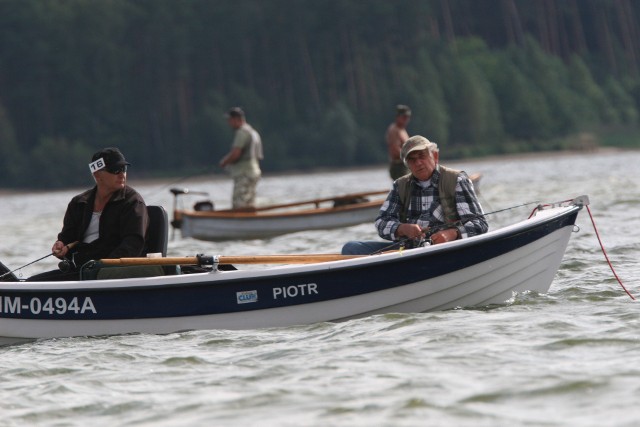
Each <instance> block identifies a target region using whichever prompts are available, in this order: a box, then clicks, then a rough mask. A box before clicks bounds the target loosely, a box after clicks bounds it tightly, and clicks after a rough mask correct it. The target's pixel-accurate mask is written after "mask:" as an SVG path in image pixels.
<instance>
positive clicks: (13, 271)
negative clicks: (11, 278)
mask: <svg viewBox="0 0 640 427" xmlns="http://www.w3.org/2000/svg"><path fill="white" fill-rule="evenodd" d="M78 243H80V242H77V241H76V242H73V243H69V244H68V245H65V246H64V247H65V248H67V250H70V249H73V248H74V247H75V246H76V245H77V244H78ZM52 255H55V253H53V252H51V253H50V254H47V255H45V256H43V257H40V258H38V259H36V260H34V261H31V262H30V263H28V264H25V265H23V266H22V267H18V268H16V269H13V270H11V271H7V272H6V273H4V274H3V275H1V276H0V280H2V279H4V278H5V277H6V276H8V275H10V274H13V273H15V272H16V271H19V270H22V269H23V268H25V267H29V266H30V265H33V264H35V263H36V262H40V261H42V260H43V259H47V258H49V257H50V256H52Z"/></svg>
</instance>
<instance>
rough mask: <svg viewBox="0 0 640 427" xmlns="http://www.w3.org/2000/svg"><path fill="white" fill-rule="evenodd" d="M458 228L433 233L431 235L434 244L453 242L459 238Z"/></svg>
mask: <svg viewBox="0 0 640 427" xmlns="http://www.w3.org/2000/svg"><path fill="white" fill-rule="evenodd" d="M458 236H459V234H458V229H457V228H449V229H447V230H442V231H438V232H437V233H433V235H432V236H431V241H432V242H433V244H434V245H437V244H439V243H446V242H452V241H454V240H458Z"/></svg>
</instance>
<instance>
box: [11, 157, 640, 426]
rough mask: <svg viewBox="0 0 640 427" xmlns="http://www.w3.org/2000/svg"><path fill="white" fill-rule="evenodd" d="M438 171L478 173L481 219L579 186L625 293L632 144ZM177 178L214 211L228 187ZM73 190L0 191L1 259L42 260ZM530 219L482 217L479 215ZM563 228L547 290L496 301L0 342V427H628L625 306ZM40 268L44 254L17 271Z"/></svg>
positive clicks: (331, 184)
mask: <svg viewBox="0 0 640 427" xmlns="http://www.w3.org/2000/svg"><path fill="white" fill-rule="evenodd" d="M450 165H451V166H454V167H460V168H464V169H465V170H467V171H468V172H482V173H483V174H484V178H483V179H482V182H481V201H482V203H483V205H484V208H485V211H493V210H498V209H501V208H504V207H508V206H514V205H517V204H520V203H524V202H530V201H545V202H548V201H551V202H552V201H558V200H564V199H567V198H571V197H574V196H578V195H581V194H589V195H590V197H591V208H592V210H593V213H594V215H595V218H596V221H597V224H598V225H599V228H600V231H601V233H602V235H603V239H604V242H605V244H606V245H607V246H608V249H609V254H610V256H611V258H612V260H613V262H614V263H615V265H616V267H617V270H618V273H619V274H620V276H621V277H622V278H623V280H625V282H626V284H627V286H628V288H629V289H630V291H631V292H633V293H635V294H638V295H640V282H639V280H638V278H640V267H639V265H638V262H637V261H638V255H639V254H640V241H639V237H640V231H639V230H640V219H639V218H638V216H639V215H638V211H636V209H637V208H638V207H639V205H640V188H639V187H638V177H640V170H639V169H640V153H636V152H621V153H615V152H614V153H611V152H607V153H594V154H582V155H552V156H548V157H544V158H535V157H532V158H524V159H499V160H495V159H493V160H487V161H477V162H471V163H455V162H454V163H451V164H450ZM129 183H130V184H131V185H133V186H134V187H136V188H138V190H139V191H140V192H141V193H142V195H143V196H144V197H145V198H146V199H147V202H148V203H150V204H162V205H164V206H165V207H166V208H167V209H168V210H169V211H170V210H171V204H172V198H171V196H170V194H169V192H168V188H169V185H166V186H165V185H163V184H154V185H150V184H146V185H136V174H135V169H131V171H130V176H129ZM88 184H89V183H88ZM183 185H186V186H188V187H190V188H192V189H194V190H206V191H209V192H210V193H211V194H212V195H213V198H214V200H215V201H216V203H217V205H218V206H220V207H224V206H228V204H229V202H228V198H229V195H230V190H231V186H230V182H229V181H227V180H203V179H193V180H191V181H186V182H182V183H180V186H183ZM387 187H390V181H389V180H388V178H387V174H386V171H385V170H383V169H371V170H363V171H349V172H330V173H314V174H307V175H291V176H279V177H268V178H266V179H264V180H263V181H262V183H261V184H260V187H259V193H260V202H261V203H269V202H284V201H293V200H298V199H305V198H314V197H323V196H330V195H335V194H340V193H345V192H352V191H358V192H359V191H367V190H378V189H384V188H387ZM78 191H79V190H76V191H61V192H47V193H30V194H22V195H17V194H9V195H2V196H0V200H1V201H2V202H1V204H0V218H1V219H0V237H1V240H0V242H1V244H0V259H1V260H2V261H3V262H4V263H5V264H6V265H8V266H10V267H17V266H20V265H22V264H24V263H26V262H28V261H30V260H33V259H35V258H37V257H39V256H42V255H45V254H46V253H47V252H48V251H49V249H50V247H51V244H52V243H53V241H54V240H55V236H56V234H57V232H58V230H59V228H60V226H61V221H62V216H63V214H64V210H65V208H66V204H67V203H68V201H69V199H70V198H71V196H73V195H74V194H76V193H77V192H78ZM197 199H198V198H194V199H192V201H195V200H197ZM529 211H530V207H529V208H519V209H515V210H512V211H507V212H504V213H501V214H496V215H491V216H490V217H489V219H490V225H491V226H492V227H498V226H500V225H501V224H506V223H509V222H512V221H515V220H519V219H521V218H525V217H526V216H528V214H529ZM578 225H579V227H580V231H579V232H578V233H575V234H574V235H573V236H572V239H571V241H570V242H569V248H568V250H567V253H566V256H565V259H564V262H563V264H562V267H561V268H560V271H559V273H558V274H557V276H556V279H555V281H554V283H553V285H552V286H551V290H550V292H549V293H548V294H545V295H538V294H526V295H519V296H517V297H516V298H515V300H514V301H513V302H512V303H510V304H506V305H504V306H500V307H497V308H491V309H471V310H450V311H445V312H439V313H429V314H402V315H399V314H389V315H385V316H374V317H369V318H364V319H360V320H355V321H350V322H345V323H338V324H316V325H311V326H300V327H291V328H282V329H270V330H251V331H233V332H229V331H215V330H213V331H195V332H186V333H176V334H170V335H162V336H157V335H127V336H113V337H105V338H67V339H54V340H43V341H37V342H32V343H28V344H22V345H15V346H9V347H2V348H0V378H1V381H0V425H2V426H23V425H41V426H85V425H91V426H214V425H215V426H218V425H219V426H418V425H432V426H637V425H640V406H639V405H638V401H637V400H636V399H638V396H639V395H640V306H639V305H638V303H635V302H633V301H631V300H630V298H629V297H628V296H626V295H625V294H624V293H623V292H622V290H621V289H620V288H619V286H618V285H617V283H616V282H615V280H614V279H613V277H612V275H611V273H610V271H609V270H608V267H607V266H606V264H605V263H604V260H603V257H602V253H601V252H600V249H599V247H598V244H597V241H596V238H595V235H594V233H593V229H592V227H591V225H590V222H589V219H588V216H587V213H586V211H582V212H581V214H580V216H579V218H578ZM372 237H374V228H373V226H372V225H371V224H363V225H359V226H356V227H351V228H348V229H343V230H337V231H314V232H308V233H298V234H292V235H288V236H283V237H278V238H274V239H270V240H266V241H246V242H239V243H238V242H226V243H208V242H199V241H195V240H189V239H180V238H179V233H178V236H177V238H176V239H175V240H174V241H172V242H171V243H170V246H169V252H170V255H176V256H182V255H194V254H196V253H207V254H223V255H247V254H264V253H312V252H335V251H338V250H339V249H340V247H341V245H342V243H343V242H344V241H346V240H350V239H370V238H372ZM53 267H55V262H53V261H49V260H47V261H43V262H41V263H38V264H36V265H34V266H33V267H30V268H27V269H25V270H24V275H25V276H29V275H31V274H33V273H35V272H39V271H43V270H46V269H50V268H53Z"/></svg>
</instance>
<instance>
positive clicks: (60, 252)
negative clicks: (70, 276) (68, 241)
mask: <svg viewBox="0 0 640 427" xmlns="http://www.w3.org/2000/svg"><path fill="white" fill-rule="evenodd" d="M51 253H52V254H53V255H55V256H56V257H57V258H60V259H62V258H64V256H65V255H66V254H67V253H69V247H68V246H66V245H65V244H64V243H62V242H61V241H60V240H58V241H57V242H55V243H54V244H53V247H52V248H51Z"/></svg>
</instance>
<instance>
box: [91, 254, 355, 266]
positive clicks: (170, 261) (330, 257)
mask: <svg viewBox="0 0 640 427" xmlns="http://www.w3.org/2000/svg"><path fill="white" fill-rule="evenodd" d="M364 256H366V255H340V254H312V255H248V256H218V257H211V256H209V257H207V256H197V257H167V258H116V259H102V260H100V263H101V264H103V265H112V266H115V265H117V266H133V265H203V264H204V265H211V264H213V263H214V262H216V261H217V262H218V263H219V264H314V263H318V262H330V261H341V260H345V259H353V258H362V257H364Z"/></svg>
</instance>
